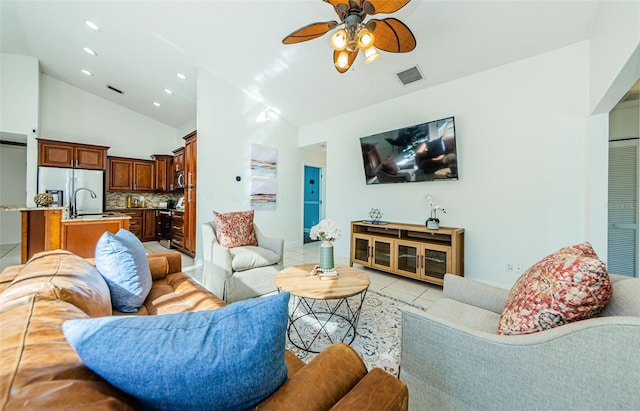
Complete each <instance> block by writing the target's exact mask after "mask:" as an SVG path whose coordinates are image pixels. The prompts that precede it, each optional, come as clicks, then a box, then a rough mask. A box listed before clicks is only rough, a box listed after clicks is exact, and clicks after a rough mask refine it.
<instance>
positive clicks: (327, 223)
mask: <svg viewBox="0 0 640 411" xmlns="http://www.w3.org/2000/svg"><path fill="white" fill-rule="evenodd" d="M341 235H342V230H341V229H340V226H338V224H336V222H335V221H333V220H329V219H324V220H322V221H320V222H319V223H318V224H317V225H314V226H313V227H311V231H310V233H309V237H310V238H311V239H312V240H322V244H320V269H321V270H322V271H323V272H327V271H331V270H333V269H334V268H335V267H334V262H333V244H332V243H331V242H332V241H336V240H339V239H340V236H341Z"/></svg>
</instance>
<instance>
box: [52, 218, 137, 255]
mask: <svg viewBox="0 0 640 411" xmlns="http://www.w3.org/2000/svg"><path fill="white" fill-rule="evenodd" d="M128 221H129V220H128V219H127V218H121V219H118V218H109V219H92V220H85V219H77V220H65V221H63V222H62V229H61V237H60V243H61V248H62V249H63V250H69V251H71V252H72V253H74V254H76V255H79V256H80V257H84V258H92V257H94V256H95V252H96V244H98V240H99V239H100V237H102V235H103V234H104V233H105V232H106V231H109V232H111V233H113V234H115V233H117V232H118V230H120V229H121V228H124V229H125V230H126V229H127V228H128V224H127V223H128Z"/></svg>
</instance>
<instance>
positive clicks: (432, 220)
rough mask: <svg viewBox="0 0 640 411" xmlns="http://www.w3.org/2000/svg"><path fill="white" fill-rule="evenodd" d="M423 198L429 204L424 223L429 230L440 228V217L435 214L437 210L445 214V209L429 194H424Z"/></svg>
mask: <svg viewBox="0 0 640 411" xmlns="http://www.w3.org/2000/svg"><path fill="white" fill-rule="evenodd" d="M424 198H426V199H427V203H428V204H429V218H428V219H427V222H426V223H425V225H426V226H427V228H428V229H430V230H437V229H438V228H440V219H439V218H438V215H437V214H438V210H440V211H442V212H443V213H445V214H446V213H447V212H446V211H445V209H444V208H442V207H440V206H439V205H438V202H437V201H436V199H435V198H434V197H433V196H432V195H431V194H428V193H427V194H426V195H425V196H424Z"/></svg>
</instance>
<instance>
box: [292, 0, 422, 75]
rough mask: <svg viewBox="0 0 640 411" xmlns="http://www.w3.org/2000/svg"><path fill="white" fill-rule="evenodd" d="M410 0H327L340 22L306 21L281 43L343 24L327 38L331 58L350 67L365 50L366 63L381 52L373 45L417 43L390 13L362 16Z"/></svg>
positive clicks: (402, 48)
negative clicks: (331, 52)
mask: <svg viewBox="0 0 640 411" xmlns="http://www.w3.org/2000/svg"><path fill="white" fill-rule="evenodd" d="M325 1H327V0H325ZM409 1H410V0H399V1H392V2H390V1H383V0H368V1H347V0H337V1H335V0H334V1H329V3H331V4H332V5H333V6H334V9H335V11H336V13H337V14H338V16H339V17H340V23H338V22H337V21H335V20H332V21H326V22H321V23H312V24H309V25H307V26H305V27H302V28H300V29H298V30H296V31H294V32H293V33H291V34H289V35H288V36H287V37H285V38H284V39H283V40H282V43H284V44H295V43H300V42H303V41H307V40H312V39H315V38H317V37H320V36H322V35H324V34H325V33H327V32H328V31H329V30H333V29H334V28H336V27H338V26H342V25H343V26H344V28H341V29H339V30H337V31H336V32H335V33H333V35H332V36H331V39H330V40H331V45H332V47H333V48H334V51H333V62H334V65H335V66H336V70H338V72H339V73H345V72H346V71H347V70H349V67H351V65H352V64H353V62H354V61H355V59H356V57H357V56H358V53H359V52H360V50H362V51H363V52H364V58H365V63H371V62H372V61H374V60H376V59H377V58H378V57H379V56H380V53H378V51H377V50H376V47H377V48H378V49H380V50H384V51H387V52H390V53H406V52H409V51H412V50H413V49H414V48H415V47H416V38H415V37H414V36H413V33H412V32H411V30H410V29H409V27H407V26H406V25H405V24H404V23H402V22H401V21H400V20H398V19H395V18H392V17H389V18H385V19H380V20H378V19H371V20H369V21H368V22H367V23H365V22H364V20H365V19H366V17H367V15H374V14H378V13H384V14H389V13H393V12H396V11H398V10H400V9H401V8H402V7H404V6H405V5H406V4H407V3H409Z"/></svg>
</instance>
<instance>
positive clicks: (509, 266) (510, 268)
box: [504, 263, 513, 273]
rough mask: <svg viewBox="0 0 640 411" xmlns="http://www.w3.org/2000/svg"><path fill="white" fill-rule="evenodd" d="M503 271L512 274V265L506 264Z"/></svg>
mask: <svg viewBox="0 0 640 411" xmlns="http://www.w3.org/2000/svg"><path fill="white" fill-rule="evenodd" d="M504 271H505V272H506V273H512V272H513V264H511V263H506V264H505V265H504Z"/></svg>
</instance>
